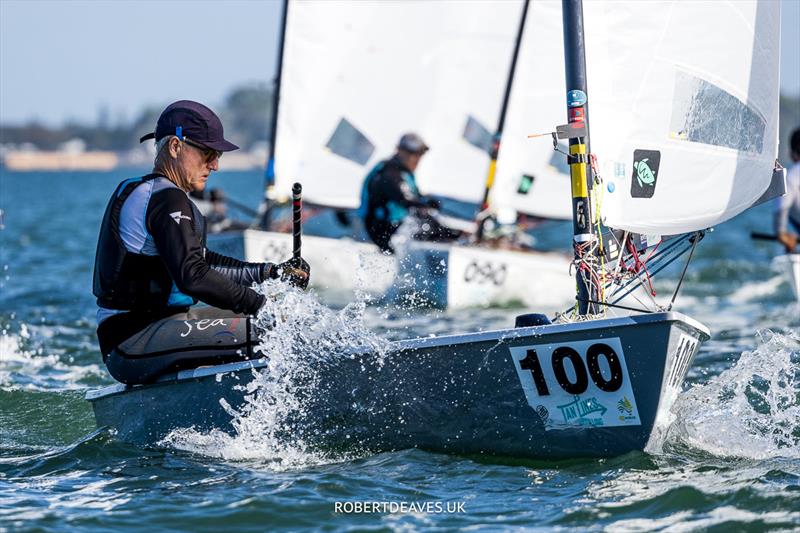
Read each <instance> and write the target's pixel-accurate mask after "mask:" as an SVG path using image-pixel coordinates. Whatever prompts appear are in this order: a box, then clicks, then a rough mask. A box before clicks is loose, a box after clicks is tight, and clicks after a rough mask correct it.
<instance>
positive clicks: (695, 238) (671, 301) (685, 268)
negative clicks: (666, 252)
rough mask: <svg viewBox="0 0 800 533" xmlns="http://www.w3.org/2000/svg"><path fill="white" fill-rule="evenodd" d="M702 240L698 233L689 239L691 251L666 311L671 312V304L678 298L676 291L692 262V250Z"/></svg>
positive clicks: (701, 233)
mask: <svg viewBox="0 0 800 533" xmlns="http://www.w3.org/2000/svg"><path fill="white" fill-rule="evenodd" d="M702 238H703V232H700V231H697V232H695V233H694V238H689V240H690V241H691V242H692V249H691V250H689V257H687V258H686V264H685V265H683V272H681V277H680V278H678V284H677V285H676V286H675V292H673V293H672V299H671V300H670V301H669V305H668V306H667V311H670V310H672V304H674V303H675V298H677V297H678V291H679V290H680V289H681V284H682V283H683V278H684V276H686V270H687V269H688V268H689V262H690V261H691V260H692V256H693V255H694V249H695V248H696V247H697V243H698V242H700V240H701V239H702Z"/></svg>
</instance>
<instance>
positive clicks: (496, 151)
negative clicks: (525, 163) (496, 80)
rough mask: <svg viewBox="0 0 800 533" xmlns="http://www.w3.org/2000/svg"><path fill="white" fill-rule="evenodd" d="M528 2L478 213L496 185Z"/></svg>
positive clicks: (480, 235) (480, 231)
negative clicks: (498, 159) (496, 174)
mask: <svg viewBox="0 0 800 533" xmlns="http://www.w3.org/2000/svg"><path fill="white" fill-rule="evenodd" d="M528 3H529V0H525V2H524V4H523V6H522V16H521V17H520V19H519V29H518V30H517V41H516V42H515V43H514V54H513V55H512V57H511V68H510V69H509V71H508V79H507V81H506V92H505V94H504V95H503V106H502V108H501V109H500V119H499V120H498V122H497V130H496V131H495V134H494V137H493V138H492V151H491V154H490V155H491V161H489V173H488V175H487V176H486V186H485V187H484V190H483V201H481V207H480V210H479V211H478V215H480V214H481V213H483V212H484V211H485V210H486V209H488V208H489V193H490V192H491V190H492V187H493V186H494V177H495V173H496V172H497V157H498V156H499V155H500V140H501V138H502V136H503V127H504V126H505V123H506V112H507V111H508V101H509V100H510V99H511V87H512V86H513V84H514V73H515V72H516V70H517V58H518V57H519V49H520V45H521V43H522V35H523V34H524V32H525V19H527V18H528ZM482 239H483V224H478V231H477V234H476V240H477V241H478V242H480V241H481V240H482Z"/></svg>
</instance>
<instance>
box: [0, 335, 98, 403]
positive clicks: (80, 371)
mask: <svg viewBox="0 0 800 533" xmlns="http://www.w3.org/2000/svg"><path fill="white" fill-rule="evenodd" d="M31 328H32V327H31V326H28V325H27V324H25V323H21V324H20V326H19V331H18V332H17V333H13V332H11V331H9V329H8V327H7V328H6V329H3V330H2V332H1V333H0V388H2V389H5V390H12V389H26V390H39V391H42V390H53V389H78V388H83V387H85V386H86V385H85V384H84V383H82V381H84V380H87V379H90V380H91V379H96V378H103V377H105V370H104V369H101V368H100V366H99V365H97V364H90V365H85V364H73V363H72V361H68V360H67V361H65V360H63V359H62V356H61V355H59V354H56V353H46V350H45V349H44V348H43V347H42V346H38V347H37V342H35V341H33V339H32V335H31ZM47 333H49V332H43V333H42V332H40V336H46V335H47Z"/></svg>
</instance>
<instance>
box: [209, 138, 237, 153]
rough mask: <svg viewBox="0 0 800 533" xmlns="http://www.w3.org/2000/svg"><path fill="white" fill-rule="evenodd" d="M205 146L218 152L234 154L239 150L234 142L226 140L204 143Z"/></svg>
mask: <svg viewBox="0 0 800 533" xmlns="http://www.w3.org/2000/svg"><path fill="white" fill-rule="evenodd" d="M203 145H204V146H208V147H209V148H211V149H212V150H216V151H218V152H233V151H234V150H238V149H239V147H238V146H236V145H235V144H233V143H232V142H228V141H226V140H225V139H222V140H221V141H216V142H204V143H203Z"/></svg>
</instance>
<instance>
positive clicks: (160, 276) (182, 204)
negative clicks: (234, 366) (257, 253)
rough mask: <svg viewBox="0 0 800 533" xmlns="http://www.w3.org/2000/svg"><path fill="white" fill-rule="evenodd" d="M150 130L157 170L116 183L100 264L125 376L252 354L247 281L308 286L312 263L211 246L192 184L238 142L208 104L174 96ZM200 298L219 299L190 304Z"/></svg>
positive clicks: (105, 338) (102, 298)
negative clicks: (242, 255) (249, 256)
mask: <svg viewBox="0 0 800 533" xmlns="http://www.w3.org/2000/svg"><path fill="white" fill-rule="evenodd" d="M147 139H155V141H156V147H157V148H156V150H157V151H156V157H155V163H154V168H153V171H152V172H151V173H150V174H148V175H147V176H143V177H138V178H131V179H128V180H125V181H123V182H122V183H120V184H119V186H117V188H116V190H115V192H114V194H113V195H112V197H111V200H110V201H109V203H108V207H107V208H106V212H105V216H104V217H103V223H102V226H101V228H100V236H99V239H98V246H97V255H96V258H95V270H94V295H95V296H96V297H97V304H98V307H99V309H98V312H97V319H98V328H97V336H98V339H99V341H100V349H101V351H102V353H103V360H104V362H105V363H106V365H107V367H108V370H109V372H111V375H112V376H114V378H115V379H117V380H118V381H122V382H123V383H128V384H134V383H146V382H150V381H153V380H155V379H156V378H157V377H159V376H160V375H162V374H164V373H166V372H174V371H177V370H180V369H184V368H194V367H197V366H201V365H208V364H221V363H229V362H232V361H241V360H243V359H249V358H252V357H254V352H253V347H254V346H255V344H256V343H257V338H256V336H255V335H254V333H253V331H252V328H251V323H250V317H249V315H253V314H255V313H256V312H257V311H258V309H259V308H260V307H261V305H262V304H263V303H264V296H263V295H260V294H258V293H257V292H255V291H254V290H253V289H251V288H249V285H251V284H252V283H260V282H263V281H264V280H266V279H269V278H272V279H275V278H278V277H281V278H282V279H284V280H287V281H289V282H291V283H292V284H294V285H297V286H300V287H303V288H305V287H306V285H307V284H308V280H309V272H310V268H309V266H308V264H307V263H306V262H305V261H304V260H302V259H301V258H299V257H298V258H296V259H292V260H289V261H287V262H285V263H282V264H279V265H275V264H272V263H245V262H242V261H238V260H236V259H233V258H230V257H226V256H224V255H221V254H217V253H215V252H212V251H209V250H207V249H206V247H205V241H206V229H205V219H204V217H203V216H202V215H201V214H200V212H199V210H198V209H197V207H196V206H195V205H194V204H193V203H192V201H191V200H190V199H189V197H188V193H189V192H192V191H201V190H203V189H204V188H205V185H206V181H207V180H208V176H209V174H211V172H214V171H216V170H218V168H219V158H220V157H221V156H222V154H223V153H224V152H228V151H232V150H236V149H237V148H238V147H237V146H236V145H235V144H233V143H230V142H228V141H227V140H225V138H224V137H223V129H222V123H221V122H220V120H219V118H218V117H217V116H216V115H215V114H214V112H213V111H211V109H209V108H208V107H206V106H204V105H202V104H199V103H197V102H191V101H187V100H183V101H178V102H175V103H173V104H171V105H170V106H168V107H167V108H166V109H165V110H164V112H163V113H162V114H161V116H160V117H159V119H158V125H157V126H156V130H155V132H154V133H150V134H147V135H145V136H144V137H142V139H141V140H142V142H143V141H145V140H147ZM198 300H199V301H202V302H204V303H207V304H209V305H211V306H214V307H208V308H202V309H190V307H191V306H193V305H194V304H196V303H197V302H198Z"/></svg>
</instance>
